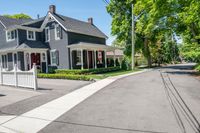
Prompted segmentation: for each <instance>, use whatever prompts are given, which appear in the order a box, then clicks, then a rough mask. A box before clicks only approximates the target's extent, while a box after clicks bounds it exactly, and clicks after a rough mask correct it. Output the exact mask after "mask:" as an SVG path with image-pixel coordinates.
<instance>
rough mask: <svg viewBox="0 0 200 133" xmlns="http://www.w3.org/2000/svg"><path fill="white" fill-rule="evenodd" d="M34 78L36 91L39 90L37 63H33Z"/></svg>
mask: <svg viewBox="0 0 200 133" xmlns="http://www.w3.org/2000/svg"><path fill="white" fill-rule="evenodd" d="M33 80H34V91H36V90H37V68H36V64H35V63H34V64H33Z"/></svg>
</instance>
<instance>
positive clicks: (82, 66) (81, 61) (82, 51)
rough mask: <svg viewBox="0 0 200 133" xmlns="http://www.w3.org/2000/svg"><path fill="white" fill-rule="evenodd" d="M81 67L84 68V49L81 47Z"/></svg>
mask: <svg viewBox="0 0 200 133" xmlns="http://www.w3.org/2000/svg"><path fill="white" fill-rule="evenodd" d="M81 69H82V70H83V69H84V68H83V49H81Z"/></svg>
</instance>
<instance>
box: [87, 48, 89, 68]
mask: <svg viewBox="0 0 200 133" xmlns="http://www.w3.org/2000/svg"><path fill="white" fill-rule="evenodd" d="M87 67H88V69H89V68H90V67H89V51H88V50H87Z"/></svg>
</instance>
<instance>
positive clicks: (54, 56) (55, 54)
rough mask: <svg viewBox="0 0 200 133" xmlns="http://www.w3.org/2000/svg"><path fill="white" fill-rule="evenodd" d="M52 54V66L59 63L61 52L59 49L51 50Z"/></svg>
mask: <svg viewBox="0 0 200 133" xmlns="http://www.w3.org/2000/svg"><path fill="white" fill-rule="evenodd" d="M50 55H51V65H52V66H57V65H59V52H58V51H57V50H51V51H50Z"/></svg>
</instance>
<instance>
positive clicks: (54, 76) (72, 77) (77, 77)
mask: <svg viewBox="0 0 200 133" xmlns="http://www.w3.org/2000/svg"><path fill="white" fill-rule="evenodd" d="M37 76H38V78H46V79H70V80H85V81H89V80H91V79H90V78H89V77H87V76H84V75H67V74H44V73H39V74H38V75H37Z"/></svg>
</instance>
